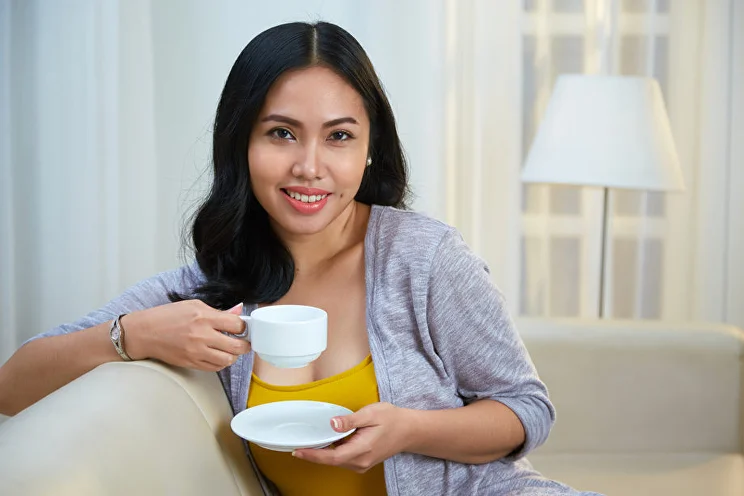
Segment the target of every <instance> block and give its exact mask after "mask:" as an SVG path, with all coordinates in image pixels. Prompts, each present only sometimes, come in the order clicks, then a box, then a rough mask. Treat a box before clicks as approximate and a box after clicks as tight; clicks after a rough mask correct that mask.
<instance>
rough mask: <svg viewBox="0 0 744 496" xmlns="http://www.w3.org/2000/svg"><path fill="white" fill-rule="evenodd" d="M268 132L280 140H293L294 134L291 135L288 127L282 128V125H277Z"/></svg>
mask: <svg viewBox="0 0 744 496" xmlns="http://www.w3.org/2000/svg"><path fill="white" fill-rule="evenodd" d="M269 134H270V135H271V136H273V137H274V138H278V139H281V140H293V139H294V136H292V133H291V132H290V131H289V130H288V129H284V128H283V127H278V128H276V129H272V130H271V131H270V132H269Z"/></svg>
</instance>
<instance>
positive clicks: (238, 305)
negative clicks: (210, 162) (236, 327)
mask: <svg viewBox="0 0 744 496" xmlns="http://www.w3.org/2000/svg"><path fill="white" fill-rule="evenodd" d="M242 306H243V302H242V301H241V302H240V303H238V304H237V305H235V306H234V307H232V308H231V309H230V310H235V309H236V308H240V307H242Z"/></svg>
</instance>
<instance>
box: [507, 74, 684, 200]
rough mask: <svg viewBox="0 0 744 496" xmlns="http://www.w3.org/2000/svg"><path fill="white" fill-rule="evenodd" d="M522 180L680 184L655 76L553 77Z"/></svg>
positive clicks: (662, 187)
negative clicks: (551, 87) (653, 77)
mask: <svg viewBox="0 0 744 496" xmlns="http://www.w3.org/2000/svg"><path fill="white" fill-rule="evenodd" d="M522 180H523V181H524V182H528V183H558V184H574V185H588V186H602V187H610V188H630V189H640V190H652V191H680V190H683V189H684V182H683V178H682V171H681V169H680V166H679V159H678V158H677V151H676V149H675V146H674V140H673V138H672V132H671V129H670V126H669V118H668V117H667V113H666V109H665V107H664V101H663V99H662V96H661V91H660V89H659V85H658V83H657V82H656V80H655V79H651V78H641V77H622V76H585V75H564V76H560V77H559V78H558V81H557V83H556V85H555V90H554V91H553V95H552V96H551V98H550V101H549V102H548V106H547V109H546V110H545V116H544V118H543V121H542V123H541V124H540V128H539V129H538V132H537V135H536V136H535V140H534V141H533V143H532V147H531V148H530V151H529V154H528V156H527V160H526V162H525V165H524V169H523V170H522Z"/></svg>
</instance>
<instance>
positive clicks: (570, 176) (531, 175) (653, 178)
mask: <svg viewBox="0 0 744 496" xmlns="http://www.w3.org/2000/svg"><path fill="white" fill-rule="evenodd" d="M522 181H523V182H525V183H548V184H565V185H579V186H594V187H600V188H603V192H604V201H603V206H602V208H603V211H602V246H601V255H600V264H601V265H600V281H599V317H600V318H602V317H604V298H605V296H604V294H605V284H606V277H605V272H606V260H605V258H606V253H607V243H608V215H609V202H608V197H609V195H608V190H609V189H610V188H624V189H633V190H642V191H682V190H684V182H683V178H682V170H681V169H680V166H679V160H678V158H677V151H676V149H675V146H674V140H673V138H672V132H671V128H670V125H669V118H668V116H667V113H666V109H665V106H664V100H663V98H662V95H661V91H660V89H659V85H658V83H657V82H656V80H655V79H652V78H645V77H626V76H595V75H573V74H572V75H563V76H560V77H559V78H558V80H557V82H556V85H555V88H554V90H553V94H552V95H551V97H550V100H549V101H548V105H547V108H546V110H545V115H544V117H543V120H542V122H541V124H540V127H539V129H538V131H537V134H536V136H535V139H534V141H533V142H532V146H531V147H530V151H529V153H528V155H527V159H526V161H525V164H524V167H523V169H522Z"/></svg>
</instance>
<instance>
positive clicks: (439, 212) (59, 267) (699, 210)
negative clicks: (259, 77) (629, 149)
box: [0, 0, 744, 361]
mask: <svg viewBox="0 0 744 496" xmlns="http://www.w3.org/2000/svg"><path fill="white" fill-rule="evenodd" d="M608 5H615V7H614V8H613V9H610V11H609V12H608V8H607V6H608ZM609 14H614V17H612V18H608V17H607V15H609ZM743 17H744V8H742V4H741V2H738V1H735V0H705V1H704V0H684V1H683V0H674V1H672V0H655V1H649V0H623V1H620V0H616V1H615V2H614V3H613V2H611V1H609V0H587V1H586V2H584V1H582V0H527V1H519V0H508V1H494V0H469V1H462V0H408V1H405V2H398V1H395V0H383V1H377V2H348V1H341V0H314V1H303V0H287V1H284V2H278V3H275V4H267V3H266V2H257V1H245V0H219V1H212V2H205V1H203V0H0V361H3V360H4V359H6V358H7V357H8V356H10V354H11V353H12V352H13V351H14V350H15V349H16V348H17V346H18V345H20V343H21V342H22V341H23V340H25V339H26V338H27V337H29V336H31V335H33V334H35V333H37V332H40V331H43V330H45V329H47V328H49V327H51V326H54V325H56V324H58V323H60V322H64V321H67V320H71V319H74V318H76V317H78V316H80V315H81V314H84V313H86V312H87V311H89V310H90V309H92V308H95V307H97V306H99V305H101V304H103V303H104V302H105V301H106V300H108V299H109V298H111V297H112V296H114V295H116V294H117V293H119V292H120V291H121V290H123V289H124V288H125V287H127V286H129V285H130V284H132V283H134V282H135V281H137V280H139V279H141V278H143V277H147V276H149V275H151V274H153V273H155V272H157V271H160V270H167V269H170V268H173V267H175V266H177V265H178V264H179V263H181V262H182V258H181V257H180V256H179V255H180V241H181V240H180V234H181V231H180V229H181V226H182V225H183V222H184V220H185V218H186V215H187V214H188V213H189V212H190V211H191V209H192V208H193V206H194V204H195V202H196V201H197V200H198V199H199V198H200V197H201V195H202V193H203V191H204V188H205V187H206V185H207V184H208V181H209V177H208V173H206V172H205V170H206V166H207V164H208V160H209V154H210V150H209V148H210V125H211V122H212V119H213V113H214V108H215V105H216V103H217V100H218V98H219V92H220V90H221V87H222V84H223V83H224V80H225V77H226V75H227V72H228V71H229V68H230V66H231V64H232V62H233V61H234V59H235V57H236V56H237V54H238V53H239V51H240V50H241V49H242V48H243V46H244V45H245V44H246V43H247V42H248V41H249V40H250V39H251V38H252V37H253V36H255V35H256V34H257V33H258V32H260V31H261V30H263V29H265V28H267V27H269V26H271V25H274V24H277V23H279V22H284V21H290V20H316V19H327V20H330V21H333V22H337V23H339V24H341V25H342V26H344V27H346V28H347V29H348V30H349V31H351V32H352V33H353V34H354V35H355V36H357V37H358V39H359V40H360V41H361V43H362V44H363V45H364V46H365V48H366V49H367V51H368V52H369V54H370V57H371V59H372V60H373V62H374V63H375V65H376V68H377V69H378V71H379V73H380V75H381V77H382V80H383V82H384V84H385V86H386V89H387V90H388V93H389V94H390V97H391V101H392V104H393V107H394V110H395V112H396V115H397V118H398V122H399V130H400V134H401V137H402V139H403V142H404V145H405V147H406V150H407V153H408V156H409V159H410V162H411V166H412V179H413V188H414V191H415V193H416V195H417V197H416V200H415V202H414V207H415V208H417V209H419V210H423V211H425V212H427V213H429V214H431V215H433V216H435V217H438V218H440V219H442V220H445V221H448V222H450V223H453V224H455V225H456V226H457V227H458V228H460V230H461V231H462V232H463V234H464V235H465V237H466V239H467V240H468V242H469V243H470V244H471V245H472V246H473V248H474V249H475V250H476V251H477V252H478V253H479V254H480V255H482V256H483V257H484V258H485V259H486V260H487V261H488V263H489V265H490V266H491V269H492V273H493V278H494V280H495V281H496V283H497V284H498V285H499V286H500V287H501V289H502V290H503V292H504V294H505V295H506V298H507V301H508V302H509V305H510V307H511V309H512V310H513V312H514V313H523V314H531V315H535V314H537V315H551V316H593V315H595V314H596V310H595V308H596V297H597V282H598V279H599V277H598V265H599V254H598V253H599V225H600V218H599V215H598V212H599V211H600V208H599V207H600V204H599V199H598V194H597V193H595V192H592V191H590V190H583V189H582V190H578V189H573V188H552V187H551V188H548V187H530V188H522V186H521V183H520V181H519V172H520V167H521V163H522V158H523V156H524V153H525V151H526V149H527V147H528V146H529V144H530V140H531V137H532V135H533V133H534V131H535V129H536V127H537V125H538V123H539V117H540V115H541V111H542V109H543V108H544V105H545V102H546V101H547V98H548V96H549V92H550V88H551V86H552V83H553V81H554V80H555V77H556V76H557V75H558V74H560V73H562V72H576V71H578V72H581V71H585V70H591V68H592V64H593V63H595V62H596V60H595V59H593V58H592V57H596V53H597V51H596V47H597V46H601V44H599V45H598V43H597V36H598V33H605V32H607V31H606V30H607V27H608V26H609V28H610V31H609V33H610V34H611V36H610V38H609V39H610V40H611V43H609V44H608V45H607V46H610V47H612V50H613V52H612V54H611V55H612V56H611V57H610V60H612V61H613V66H612V69H613V71H615V72H617V73H626V74H630V73H632V74H652V75H654V76H656V77H658V78H659V80H660V81H661V83H662V87H663V89H664V95H665V98H666V101H667V105H668V108H669V114H670V118H671V121H672V127H673V132H674V136H675V139H676V141H677V146H678V149H679V153H680V156H681V159H682V164H683V168H684V172H685V179H686V181H687V185H688V189H687V191H686V192H685V193H683V194H679V195H669V196H659V195H645V194H622V195H621V194H616V195H614V197H613V202H612V203H613V207H612V208H613V210H612V242H611V244H610V246H611V250H610V251H611V254H610V255H611V260H610V263H609V265H608V266H609V268H610V277H609V289H610V293H609V298H610V301H609V303H610V310H611V312H610V313H611V314H612V315H613V316H616V317H638V318H669V319H705V320H716V321H728V322H732V323H734V324H738V325H741V326H744V260H743V259H744V215H743V214H744V196H742V195H741V194H740V192H741V191H742V190H744V156H743V155H744V151H743V150H742V146H743V145H742V142H744V137H742V133H743V132H744V131H742V129H743V126H744V124H743V123H744V110H743V108H742V107H743V106H744V103H743V102H742V100H743V99H744V90H743V88H744V77H743V76H742V63H743V62H744V48H743V44H744V41H743V38H744V35H743V34H742V33H744V20H743ZM608 19H610V20H609V21H608Z"/></svg>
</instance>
